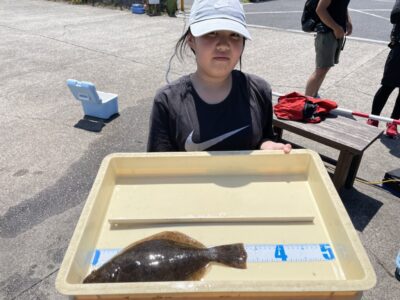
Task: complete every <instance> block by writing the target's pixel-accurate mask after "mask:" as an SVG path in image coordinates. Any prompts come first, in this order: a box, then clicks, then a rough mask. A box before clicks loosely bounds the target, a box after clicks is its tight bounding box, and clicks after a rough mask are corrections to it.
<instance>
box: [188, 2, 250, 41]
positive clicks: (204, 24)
mask: <svg viewBox="0 0 400 300" xmlns="http://www.w3.org/2000/svg"><path fill="white" fill-rule="evenodd" d="M189 26H190V31H191V33H192V35H193V36H196V37H197V36H202V35H204V34H207V33H210V32H213V31H220V30H227V31H233V32H236V33H237V34H240V35H241V36H243V37H244V38H246V39H249V40H251V36H250V33H249V31H248V30H247V28H246V27H247V24H246V18H245V15H244V10H243V6H242V4H241V3H240V1H239V0H195V1H194V3H193V6H192V9H191V11H190V18H189Z"/></svg>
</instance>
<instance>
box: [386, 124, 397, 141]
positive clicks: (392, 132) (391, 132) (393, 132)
mask: <svg viewBox="0 0 400 300" xmlns="http://www.w3.org/2000/svg"><path fill="white" fill-rule="evenodd" d="M398 134H399V133H398V132H397V125H396V124H394V123H387V124H386V135H387V136H388V137H390V138H392V139H394V138H395V137H397V135H398Z"/></svg>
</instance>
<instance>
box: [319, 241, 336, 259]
mask: <svg viewBox="0 0 400 300" xmlns="http://www.w3.org/2000/svg"><path fill="white" fill-rule="evenodd" d="M319 246H320V247H321V252H322V256H323V257H324V258H325V259H326V260H333V259H335V255H334V254H333V251H332V249H331V246H330V245H329V244H320V245H319Z"/></svg>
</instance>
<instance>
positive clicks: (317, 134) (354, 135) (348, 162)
mask: <svg viewBox="0 0 400 300" xmlns="http://www.w3.org/2000/svg"><path fill="white" fill-rule="evenodd" d="M273 126H274V130H275V132H276V133H277V134H278V137H279V139H282V132H283V130H287V131H289V132H292V133H295V134H298V135H300V136H303V137H306V138H308V139H311V140H313V141H316V142H318V143H321V144H323V145H326V146H329V147H332V148H334V149H337V150H339V151H340V153H339V158H338V159H337V162H336V168H335V172H334V174H333V178H332V181H333V183H334V185H335V187H336V189H337V190H338V191H339V190H340V189H341V188H342V187H343V186H344V187H346V188H351V187H352V186H353V183H354V180H355V178H356V175H357V171H358V167H359V166H360V162H361V158H362V156H363V153H364V151H365V149H367V148H368V147H369V146H370V145H371V144H372V143H373V142H374V141H375V140H376V139H377V138H378V137H379V136H380V135H381V134H382V132H383V130H381V129H379V128H376V127H373V126H369V125H367V124H365V123H364V122H357V120H354V119H352V118H348V117H343V116H336V115H332V114H331V115H329V116H328V117H327V118H326V119H325V120H324V121H322V122H321V123H317V124H310V123H302V122H296V121H288V120H280V119H277V118H276V117H274V120H273Z"/></svg>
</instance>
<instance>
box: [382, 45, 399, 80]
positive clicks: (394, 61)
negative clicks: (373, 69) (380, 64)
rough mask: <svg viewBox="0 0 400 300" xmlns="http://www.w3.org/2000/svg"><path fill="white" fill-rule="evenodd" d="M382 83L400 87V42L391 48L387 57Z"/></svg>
mask: <svg viewBox="0 0 400 300" xmlns="http://www.w3.org/2000/svg"><path fill="white" fill-rule="evenodd" d="M382 84H383V85H387V86H394V87H400V44H399V43H398V44H397V45H396V46H394V47H393V49H392V50H390V52H389V55H388V57H387V59H386V64H385V71H384V72H383V78H382Z"/></svg>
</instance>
